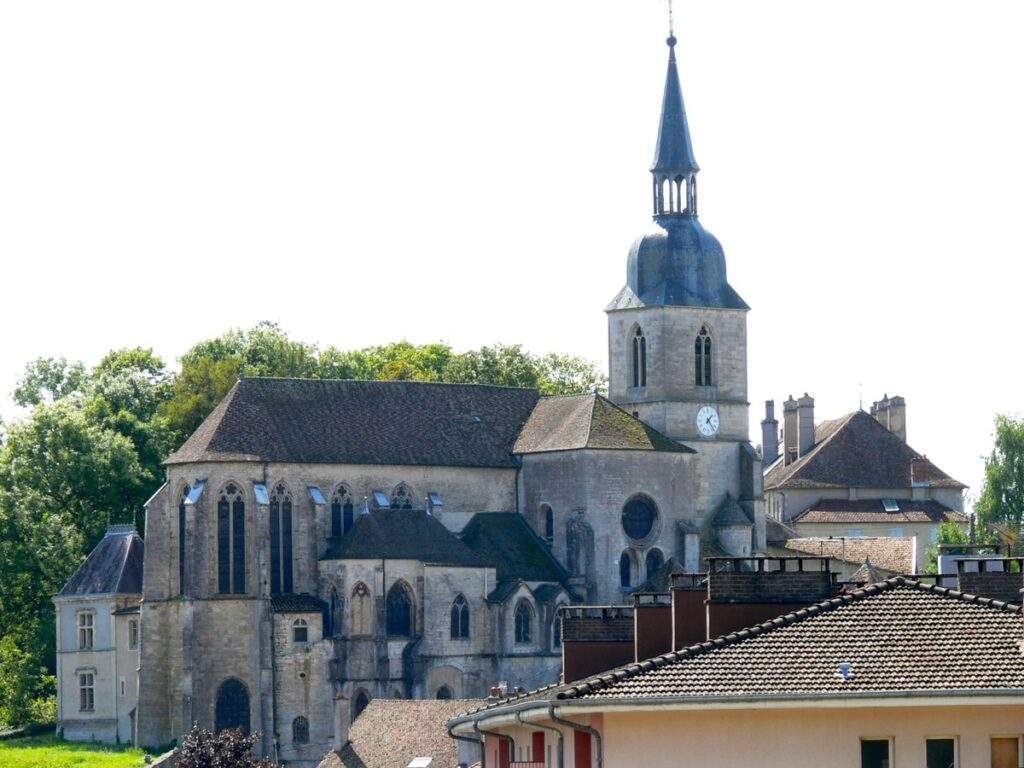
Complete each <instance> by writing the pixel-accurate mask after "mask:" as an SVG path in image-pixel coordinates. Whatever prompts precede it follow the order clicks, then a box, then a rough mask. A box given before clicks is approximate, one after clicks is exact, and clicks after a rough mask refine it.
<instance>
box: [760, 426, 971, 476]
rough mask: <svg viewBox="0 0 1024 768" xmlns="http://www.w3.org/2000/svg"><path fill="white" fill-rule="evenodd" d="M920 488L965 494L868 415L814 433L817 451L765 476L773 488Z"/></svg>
mask: <svg viewBox="0 0 1024 768" xmlns="http://www.w3.org/2000/svg"><path fill="white" fill-rule="evenodd" d="M915 461H917V462H918V466H917V468H916V469H915V470H914V471H915V478H914V480H915V481H917V483H918V484H921V485H927V486H928V487H932V488H964V487H966V486H964V485H963V483H960V482H957V481H956V480H954V479H953V478H951V477H950V476H949V475H947V474H946V473H944V472H943V471H942V470H940V469H939V468H938V467H936V466H935V465H934V464H932V463H931V462H930V461H928V459H927V458H925V457H924V456H922V455H921V454H919V453H918V452H917V451H915V450H914V449H913V448H911V447H910V446H909V445H907V444H906V443H904V442H903V441H902V440H901V439H900V438H899V437H897V436H896V435H894V434H893V433H892V432H890V431H889V430H888V429H886V428H885V427H883V426H882V425H881V424H879V423H878V422H877V421H876V420H875V419H874V418H873V417H871V416H869V415H868V414H867V413H865V412H864V411H854V412H853V413H850V414H847V415H846V416H843V417H842V418H839V419H833V420H831V421H826V422H823V423H821V424H819V425H818V426H817V428H816V429H815V431H814V447H813V448H811V450H810V451H808V452H807V453H806V454H804V455H803V456H801V457H800V458H799V459H797V460H796V461H794V462H793V463H792V464H790V465H788V466H786V465H785V464H784V463H783V462H781V461H779V462H776V463H775V464H773V465H772V466H771V468H770V469H769V470H768V472H767V473H766V474H765V478H764V487H765V490H770V489H773V488H782V489H785V488H846V487H854V488H911V487H912V484H913V483H912V481H911V466H912V464H913V463H914V462H915Z"/></svg>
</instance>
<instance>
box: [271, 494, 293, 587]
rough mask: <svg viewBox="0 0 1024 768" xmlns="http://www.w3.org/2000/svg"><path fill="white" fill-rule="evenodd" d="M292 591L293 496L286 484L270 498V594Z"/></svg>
mask: <svg viewBox="0 0 1024 768" xmlns="http://www.w3.org/2000/svg"><path fill="white" fill-rule="evenodd" d="M291 591H292V495H291V494H290V493H289V492H288V488H287V487H286V486H285V485H284V483H279V484H278V485H277V486H276V487H275V488H274V495H273V496H271V497H270V594H272V595H279V594H281V593H282V592H284V593H288V592H291Z"/></svg>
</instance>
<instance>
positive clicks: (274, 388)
mask: <svg viewBox="0 0 1024 768" xmlns="http://www.w3.org/2000/svg"><path fill="white" fill-rule="evenodd" d="M539 396H540V395H539V393H538V392H537V391H536V390H534V389H517V388H512V387H491V386H482V385H476V384H433V383H427V382H414V381H338V380H323V379H270V378H247V379H242V380H240V381H239V382H238V383H237V384H235V386H234V387H232V388H231V391H230V392H228V394H227V395H226V396H225V397H224V399H223V400H222V401H221V402H220V404H219V405H218V406H217V407H216V408H215V409H214V410H213V412H212V413H211V414H210V415H209V416H207V417H206V419H205V420H204V421H203V423H202V424H201V425H200V426H199V428H198V429H197V430H196V431H195V432H194V433H193V434H192V436H191V437H190V438H189V439H188V440H187V441H186V442H185V444H184V445H183V446H182V447H181V448H179V449H178V450H177V451H176V452H175V453H173V454H171V456H170V458H169V459H168V460H167V463H168V464H182V463H187V462H200V461H253V462H302V463H314V464H378V465H379V464H387V465H417V466H453V467H513V466H515V460H514V458H513V456H512V445H513V443H514V442H515V440H516V436H517V435H518V434H519V430H520V429H521V428H522V426H523V424H524V423H526V419H527V417H528V416H529V415H530V412H531V411H532V410H533V407H534V405H535V404H536V403H537V399H538V398H539Z"/></svg>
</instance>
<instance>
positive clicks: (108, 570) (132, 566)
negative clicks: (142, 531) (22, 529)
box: [57, 525, 145, 597]
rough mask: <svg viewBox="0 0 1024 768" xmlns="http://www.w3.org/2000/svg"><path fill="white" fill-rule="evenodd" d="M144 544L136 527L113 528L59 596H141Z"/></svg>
mask: <svg viewBox="0 0 1024 768" xmlns="http://www.w3.org/2000/svg"><path fill="white" fill-rule="evenodd" d="M144 553H145V545H144V544H143V543H142V538H141V537H140V536H139V534H138V533H136V532H135V526H133V525H112V526H110V527H109V528H107V532H106V534H105V535H104V536H103V538H102V539H100V543H99V544H97V545H96V546H95V547H94V548H93V550H92V552H90V553H89V556H88V557H87V558H86V559H85V562H84V563H82V564H81V565H80V566H79V567H78V570H77V571H75V572H74V574H73V575H72V576H71V578H70V579H68V580H67V583H66V584H65V585H64V587H63V589H61V591H60V592H58V593H57V596H58V597H72V596H79V595H111V594H119V595H141V594H142V564H143V555H144Z"/></svg>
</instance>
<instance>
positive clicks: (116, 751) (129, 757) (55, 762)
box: [0, 736, 144, 768]
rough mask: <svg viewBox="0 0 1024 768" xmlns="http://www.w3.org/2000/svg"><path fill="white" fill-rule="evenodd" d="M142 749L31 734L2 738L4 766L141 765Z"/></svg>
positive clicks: (94, 767) (79, 767)
mask: <svg viewBox="0 0 1024 768" xmlns="http://www.w3.org/2000/svg"><path fill="white" fill-rule="evenodd" d="M141 765H144V763H143V761H142V750H141V749H135V748H134V747H115V746H113V745H108V744H90V743H87V742H86V743H82V742H71V741H60V740H59V739H57V738H56V737H55V736H29V737H27V738H24V739H9V740H7V741H0V766H3V768H138V766H141Z"/></svg>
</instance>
